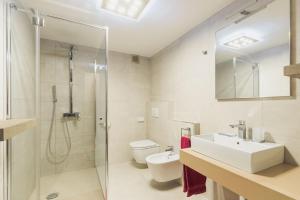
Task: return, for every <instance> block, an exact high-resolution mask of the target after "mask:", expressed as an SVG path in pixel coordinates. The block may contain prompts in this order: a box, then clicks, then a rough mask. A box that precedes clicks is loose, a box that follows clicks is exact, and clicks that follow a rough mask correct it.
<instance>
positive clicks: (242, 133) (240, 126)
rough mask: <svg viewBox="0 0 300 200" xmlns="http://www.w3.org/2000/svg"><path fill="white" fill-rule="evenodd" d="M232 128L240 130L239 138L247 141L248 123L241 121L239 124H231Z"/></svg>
mask: <svg viewBox="0 0 300 200" xmlns="http://www.w3.org/2000/svg"><path fill="white" fill-rule="evenodd" d="M229 126H230V127H231V128H238V137H239V138H241V139H243V140H246V139H247V129H246V121H244V120H239V123H238V124H230V125H229Z"/></svg>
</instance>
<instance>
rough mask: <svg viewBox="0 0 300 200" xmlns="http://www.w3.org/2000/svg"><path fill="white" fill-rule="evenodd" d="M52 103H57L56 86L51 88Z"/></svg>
mask: <svg viewBox="0 0 300 200" xmlns="http://www.w3.org/2000/svg"><path fill="white" fill-rule="evenodd" d="M52 101H53V103H56V102H57V97H56V85H53V86H52Z"/></svg>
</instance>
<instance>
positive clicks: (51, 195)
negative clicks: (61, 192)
mask: <svg viewBox="0 0 300 200" xmlns="http://www.w3.org/2000/svg"><path fill="white" fill-rule="evenodd" d="M57 197H58V193H57V192H54V193H51V194H49V195H48V196H47V198H46V199H47V200H51V199H55V198H57Z"/></svg>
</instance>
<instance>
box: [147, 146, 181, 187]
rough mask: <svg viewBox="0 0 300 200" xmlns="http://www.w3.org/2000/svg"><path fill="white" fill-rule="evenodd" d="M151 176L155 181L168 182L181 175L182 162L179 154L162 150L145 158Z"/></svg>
mask: <svg viewBox="0 0 300 200" xmlns="http://www.w3.org/2000/svg"><path fill="white" fill-rule="evenodd" d="M146 161H147V164H148V167H149V169H150V171H151V174H152V177H153V179H154V180H155V181H157V182H168V181H172V180H176V179H179V178H181V177H182V170H183V167H182V164H181V163H180V161H179V154H175V153H173V152H169V151H167V152H163V153H158V154H153V155H150V156H148V157H147V158H146Z"/></svg>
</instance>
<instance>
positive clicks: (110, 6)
mask: <svg viewBox="0 0 300 200" xmlns="http://www.w3.org/2000/svg"><path fill="white" fill-rule="evenodd" d="M149 1H150V0H103V2H102V6H101V7H102V8H103V9H105V10H107V11H109V12H112V13H115V14H118V15H122V16H125V17H130V18H133V19H138V18H139V16H140V15H141V14H142V12H143V11H144V10H145V8H146V6H147V4H148V3H149Z"/></svg>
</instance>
